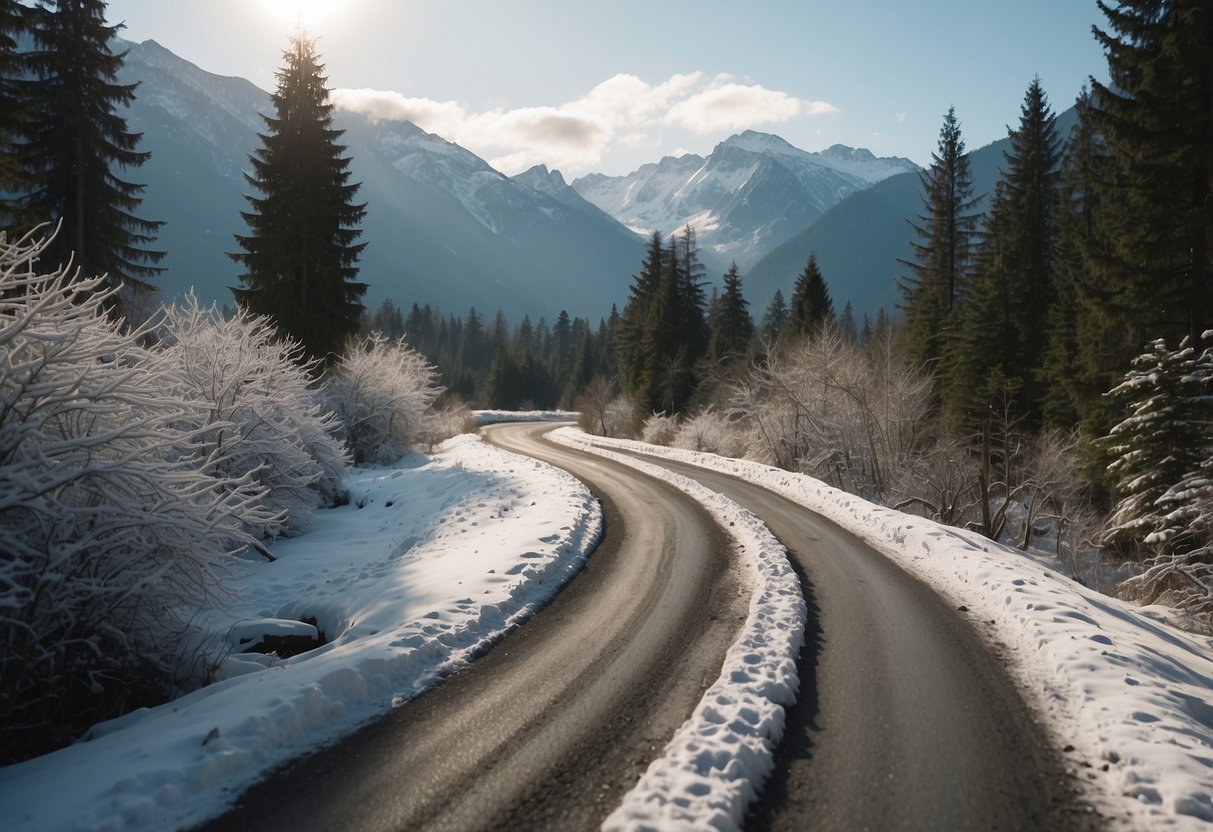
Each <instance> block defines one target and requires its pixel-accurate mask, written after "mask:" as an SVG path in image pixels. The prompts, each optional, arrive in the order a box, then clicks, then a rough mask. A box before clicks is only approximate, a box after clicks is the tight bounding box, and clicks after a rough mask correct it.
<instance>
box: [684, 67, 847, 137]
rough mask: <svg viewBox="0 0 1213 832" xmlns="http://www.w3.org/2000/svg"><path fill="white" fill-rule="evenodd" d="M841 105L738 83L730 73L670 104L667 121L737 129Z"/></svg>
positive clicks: (701, 129)
mask: <svg viewBox="0 0 1213 832" xmlns="http://www.w3.org/2000/svg"><path fill="white" fill-rule="evenodd" d="M836 112H838V108H837V107H834V106H833V105H832V104H828V103H826V102H824V101H805V100H803V99H800V98H796V97H795V96H792V95H789V94H788V93H786V92H778V91H776V90H768V89H767V88H766V87H763V86H760V85H758V84H737V83H734V82H733V79H732V77H731V76H728V75H717V76H716V77H715V78H714V79H713V80H712V83H711V84H709V85H708V87H707V89H704V90H702V91H700V92H697V93H695V94H694V95H692V96H690V97H688V98H686V99H684V100H682V101H680V102H678V103H677V104H675V105H674V106H673V107H671V108H670V112H669V115H668V116H667V117H666V121H667V122H668V123H670V124H677V125H679V126H681V127H686V128H687V129H689V130H692V131H694V132H696V133H700V134H702V133H712V132H715V131H718V130H738V129H741V128H745V127H754V126H757V125H761V124H778V123H782V122H785V121H788V120H789V119H792V118H795V117H796V116H798V115H801V114H805V115H825V114H828V113H836Z"/></svg>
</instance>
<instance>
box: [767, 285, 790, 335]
mask: <svg viewBox="0 0 1213 832" xmlns="http://www.w3.org/2000/svg"><path fill="white" fill-rule="evenodd" d="M787 325H788V305H787V302H786V301H784V299H783V292H782V291H780V290H779V289H776V290H775V294H774V296H772V298H771V302H770V303H769V304H767V308H766V311H765V312H763V313H762V340H763V342H764V343H766V344H767V346H768V347H770V346H773V345H774V344H775V342H776V341H777V340H778V339H779V335H780V333H782V332H783V330H784V327H786V326H787Z"/></svg>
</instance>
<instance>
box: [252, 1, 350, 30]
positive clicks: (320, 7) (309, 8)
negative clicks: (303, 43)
mask: <svg viewBox="0 0 1213 832" xmlns="http://www.w3.org/2000/svg"><path fill="white" fill-rule="evenodd" d="M261 3H262V5H264V6H265V7H266V8H267V9H269V10H270V11H272V12H273V13H274V15H275V16H276V17H278V18H280V19H281V20H284V21H286V22H288V23H302V24H304V25H305V26H314V25H316V24H317V23H321V22H323V21H325V20H327V19H329V18H330V17H333V16H334V15H335V14H336V13H337V12H338V11H340V10H341V8H342V6H345V5H346V4H347V0H261Z"/></svg>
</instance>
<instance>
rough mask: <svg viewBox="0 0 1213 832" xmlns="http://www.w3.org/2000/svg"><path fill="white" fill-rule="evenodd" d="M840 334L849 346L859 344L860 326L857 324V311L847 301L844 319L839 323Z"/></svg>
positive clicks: (843, 312)
mask: <svg viewBox="0 0 1213 832" xmlns="http://www.w3.org/2000/svg"><path fill="white" fill-rule="evenodd" d="M838 334H839V335H841V336H842V337H843V338H844V339H845V340H846V341H847V343H849V344H858V343H859V326H858V324H856V323H855V309H854V307H852V306H851V302H850V301H847V302H846V305H845V306H843V307H842V317H841V318H840V319H839V321H838Z"/></svg>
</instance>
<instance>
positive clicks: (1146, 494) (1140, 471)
mask: <svg viewBox="0 0 1213 832" xmlns="http://www.w3.org/2000/svg"><path fill="white" fill-rule="evenodd" d="M1208 392H1209V390H1208V377H1207V373H1203V372H1201V371H1200V368H1199V367H1198V366H1197V361H1196V355H1195V350H1194V349H1193V348H1192V347H1191V346H1190V345H1189V344H1188V342H1187V340H1186V339H1185V340H1184V342H1183V343H1182V344H1181V345H1180V347H1179V349H1177V350H1170V349H1168V348H1167V345H1166V342H1165V341H1163V340H1162V339H1161V338H1160V339H1158V340H1156V341H1154V342H1153V343H1152V344H1150V345H1149V346H1148V348H1147V351H1146V352H1145V353H1143V354H1142V355H1139V356H1138V357H1137V358H1135V359H1134V360H1133V364H1132V368H1131V369H1130V370H1129V372H1128V373H1127V374H1126V375H1125V377H1124V380H1123V381H1122V382H1121V383H1120V384H1118V385H1117V386H1116V387H1114V388H1113V389H1112V390H1110V391H1109V392H1108V394H1107V395H1108V398H1109V399H1110V401H1111V402H1112V404H1113V406H1114V408H1115V410H1116V411H1117V412H1119V413H1120V414H1121V416H1122V417H1123V418H1122V421H1120V422H1119V423H1118V424H1117V425H1116V426H1115V427H1113V428H1112V430H1111V431H1110V432H1109V433H1108V435H1107V436H1106V437H1104V438H1103V439H1102V440H1100V444H1101V445H1102V446H1103V449H1104V450H1105V452H1106V453H1107V454H1108V455H1109V457H1110V458H1111V459H1112V460H1113V461H1112V462H1111V464H1110V465H1109V466H1108V473H1109V474H1110V475H1111V476H1112V477H1113V479H1114V484H1115V498H1116V501H1117V502H1116V506H1115V508H1114V509H1113V511H1112V515H1111V517H1110V518H1109V520H1108V525H1107V528H1106V530H1105V532H1104V536H1103V540H1104V543H1105V544H1107V545H1110V546H1113V547H1115V548H1117V549H1119V550H1121V551H1122V552H1126V553H1136V552H1139V551H1141V550H1143V549H1146V548H1147V547H1158V548H1166V547H1168V546H1175V545H1178V544H1180V541H1181V540H1182V538H1183V535H1184V530H1185V528H1186V524H1185V523H1183V522H1179V523H1176V522H1175V520H1177V519H1179V520H1182V519H1183V513H1182V512H1180V514H1179V515H1178V516H1172V515H1174V513H1175V511H1176V506H1175V505H1174V504H1169V503H1168V501H1167V500H1166V499H1164V498H1165V496H1166V495H1167V494H1168V492H1170V491H1171V490H1172V489H1173V488H1175V487H1176V486H1177V485H1178V484H1180V483H1182V482H1183V481H1184V480H1185V478H1187V477H1189V476H1190V475H1192V474H1193V472H1196V471H1199V470H1200V468H1201V465H1202V463H1203V462H1204V461H1205V460H1206V459H1208V458H1209V456H1210V441H1209V437H1210V413H1209V410H1210V399H1209V396H1208Z"/></svg>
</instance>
